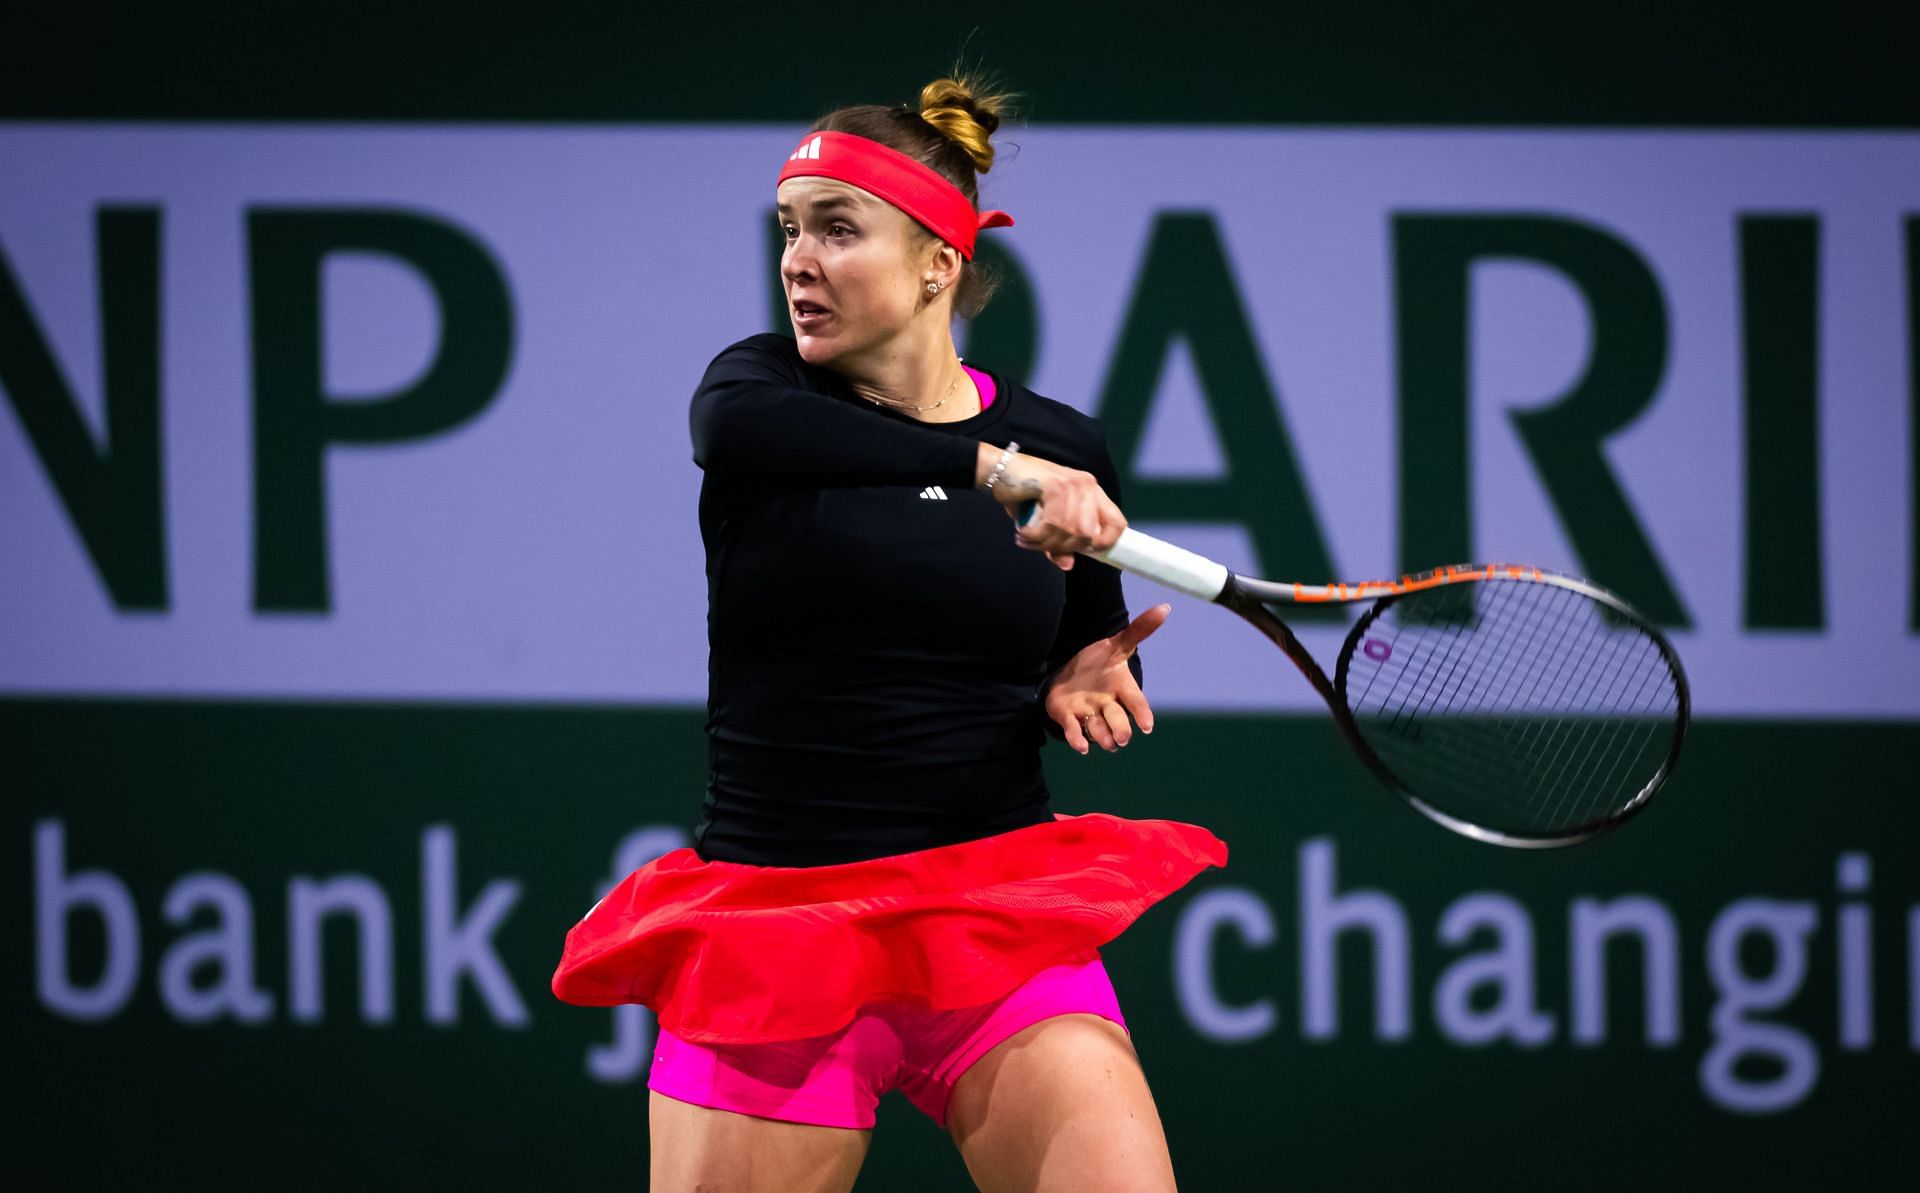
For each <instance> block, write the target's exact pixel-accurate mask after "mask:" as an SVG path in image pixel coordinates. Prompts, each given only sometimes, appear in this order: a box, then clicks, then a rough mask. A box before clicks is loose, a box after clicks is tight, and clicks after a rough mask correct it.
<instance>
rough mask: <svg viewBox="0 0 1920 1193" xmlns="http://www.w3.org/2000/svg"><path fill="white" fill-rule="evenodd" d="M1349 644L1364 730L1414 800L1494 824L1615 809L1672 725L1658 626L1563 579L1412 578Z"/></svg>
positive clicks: (1581, 819)
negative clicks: (1645, 626)
mask: <svg viewBox="0 0 1920 1193" xmlns="http://www.w3.org/2000/svg"><path fill="white" fill-rule="evenodd" d="M1356 647H1358V649H1356ZM1348 652H1349V657H1348V658H1347V660H1346V663H1347V676H1346V690H1347V700H1348V705H1349V707H1350V709H1351V710H1352V712H1353V715H1354V720H1355V724H1356V726H1357V727H1358V728H1359V730H1360V733H1361V735H1362V737H1363V738H1364V739H1365V740H1366V742H1367V744H1368V745H1369V746H1370V747H1371V748H1372V749H1373V750H1374V752H1375V753H1376V754H1377V755H1378V756H1379V757H1380V759H1381V760H1382V761H1383V762H1384V763H1385V764H1386V765H1387V767H1388V769H1390V770H1392V771H1393V772H1394V773H1395V774H1396V775H1397V776H1399V777H1400V778H1401V780H1402V782H1403V783H1405V784H1406V785H1407V787H1408V788H1409V789H1410V790H1411V791H1413V792H1414V793H1416V794H1417V795H1418V796H1419V797H1420V798H1421V799H1422V800H1424V801H1426V802H1428V803H1430V804H1433V805H1434V806H1436V807H1438V808H1440V809H1441V810H1442V811H1446V812H1448V814H1450V815H1457V816H1459V817H1461V818H1462V819H1466V820H1469V821H1472V822H1474V823H1478V824H1482V825H1483V826H1485V827H1488V828H1493V829H1496V830H1498V831H1505V832H1513V833H1518V834H1531V835H1552V834H1555V833H1560V832H1565V831H1569V830H1576V829H1578V828H1580V827H1581V826H1584V825H1589V824H1592V823H1594V822H1597V821H1601V820H1605V819H1609V818H1611V817H1614V816H1617V815H1619V814H1620V813H1621V812H1622V811H1624V810H1625V809H1626V808H1628V807H1630V806H1631V805H1632V804H1633V803H1634V802H1636V801H1637V800H1638V799H1639V798H1640V797H1641V796H1642V795H1643V794H1644V793H1645V791H1646V790H1647V788H1648V785H1649V784H1650V783H1651V782H1652V780H1653V778H1654V776H1655V775H1657V774H1658V772H1659V770H1660V768H1661V767H1662V766H1663V765H1664V764H1665V761H1666V758H1667V754H1668V752H1669V748H1670V747H1671V744H1672V740H1673V736H1674V733H1675V731H1676V721H1677V716H1678V707H1679V680H1678V677H1677V676H1676V674H1675V673H1674V671H1673V668H1672V666H1671V665H1670V663H1669V662H1668V659H1667V656H1666V652H1665V650H1664V649H1663V648H1662V646H1661V645H1660V644H1659V642H1658V641H1657V640H1656V639H1655V638H1653V637H1652V636H1650V635H1649V634H1647V633H1646V632H1644V631H1643V630H1641V629H1640V628H1639V627H1638V626H1636V625H1635V624H1633V623H1632V622H1631V621H1629V620H1627V619H1626V618H1624V617H1621V616H1619V615H1617V614H1613V613H1612V612H1611V611H1610V610H1609V609H1608V607H1607V606H1605V605H1602V604H1600V603H1599V602H1597V601H1595V600H1594V599H1592V598H1590V597H1588V596H1586V595H1585V594H1583V593H1580V592H1578V591H1576V590H1573V589H1568V588H1563V587H1560V586H1558V585H1550V584H1535V583H1526V582H1518V581H1512V582H1509V581H1491V582H1486V583H1475V584H1459V585H1449V586H1447V587H1444V588H1438V589H1432V590H1428V591H1427V592H1423V593H1417V594H1414V595H1413V596H1410V597H1405V598H1402V599H1401V600H1399V601H1397V602H1395V604H1394V605H1393V606H1391V607H1390V608H1389V609H1388V610H1387V612H1386V613H1385V614H1384V615H1383V616H1381V617H1379V618H1377V619H1375V620H1374V622H1373V623H1372V624H1371V625H1370V626H1369V627H1368V629H1367V631H1366V633H1365V634H1364V635H1363V636H1362V637H1361V639H1360V640H1359V641H1358V642H1355V643H1349V646H1348Z"/></svg>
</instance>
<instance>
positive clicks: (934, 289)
mask: <svg viewBox="0 0 1920 1193" xmlns="http://www.w3.org/2000/svg"><path fill="white" fill-rule="evenodd" d="M927 293H928V294H938V293H940V283H939V282H928V283H927Z"/></svg>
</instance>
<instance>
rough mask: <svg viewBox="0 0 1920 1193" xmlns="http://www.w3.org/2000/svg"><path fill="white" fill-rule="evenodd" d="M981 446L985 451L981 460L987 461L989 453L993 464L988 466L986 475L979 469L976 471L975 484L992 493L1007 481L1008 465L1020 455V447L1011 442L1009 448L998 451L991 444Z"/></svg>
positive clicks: (981, 455)
mask: <svg viewBox="0 0 1920 1193" xmlns="http://www.w3.org/2000/svg"><path fill="white" fill-rule="evenodd" d="M980 446H981V448H982V449H983V450H982V452H981V454H980V457H979V458H980V460H981V461H985V460H986V458H987V454H988V452H991V453H992V455H993V459H992V462H991V463H990V464H988V466H987V469H986V473H985V475H981V474H980V472H979V471H978V469H976V470H975V473H974V475H975V478H976V479H975V482H974V483H975V484H976V486H977V487H979V488H981V489H985V490H986V491H987V492H988V493H992V492H993V491H994V489H995V488H997V487H998V486H999V485H1001V484H1002V483H1004V482H1005V481H1006V479H1007V465H1008V464H1010V463H1012V462H1013V460H1014V458H1015V457H1016V456H1018V455H1019V454H1020V445H1019V444H1018V443H1013V442H1009V443H1008V444H1007V446H1005V447H1003V448H998V449H995V448H994V447H993V445H992V444H989V443H982V444H981V445H980Z"/></svg>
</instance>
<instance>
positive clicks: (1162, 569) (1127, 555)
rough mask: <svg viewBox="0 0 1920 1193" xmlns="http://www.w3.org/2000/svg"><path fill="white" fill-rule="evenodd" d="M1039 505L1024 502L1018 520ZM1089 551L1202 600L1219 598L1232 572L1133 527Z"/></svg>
mask: <svg viewBox="0 0 1920 1193" xmlns="http://www.w3.org/2000/svg"><path fill="white" fill-rule="evenodd" d="M1039 508H1040V507H1039V503H1038V502H1035V501H1028V502H1025V503H1023V504H1022V505H1021V506H1020V512H1019V516H1018V517H1017V518H1016V519H1015V521H1016V522H1017V523H1018V524H1019V525H1021V526H1025V525H1026V524H1027V523H1028V522H1031V521H1032V520H1033V515H1034V513H1035V512H1036V511H1037V510H1038V509H1039ZM1086 554H1087V556H1088V557H1089V558H1092V559H1097V560H1099V561H1100V562H1101V563H1106V564H1112V565H1113V566H1114V567H1117V568H1119V569H1120V570H1121V571H1123V572H1132V573H1133V574H1134V575H1136V576H1139V577H1140V578H1141V579H1143V580H1151V581H1153V582H1154V583H1155V584H1164V585H1166V586H1167V587H1168V588H1171V589H1173V590H1174V591H1175V592H1184V593H1186V594H1187V595H1188V596H1196V597H1199V598H1200V599H1201V600H1203V601H1211V600H1214V599H1216V598H1218V597H1219V595H1220V594H1221V592H1223V591H1224V590H1225V589H1226V587H1227V578H1228V577H1229V576H1230V575H1232V573H1231V572H1229V571H1227V569H1226V566H1225V565H1224V564H1218V563H1215V562H1214V561H1213V560H1211V559H1208V558H1207V557H1206V556H1204V555H1196V554H1194V553H1193V552H1192V551H1189V550H1187V549H1186V548H1185V547H1176V546H1174V545H1173V544H1172V543H1169V542H1167V541H1166V540H1165V539H1157V538H1154V537H1153V536H1152V535H1150V534H1143V533H1141V532H1140V531H1138V530H1135V529H1133V528H1132V527H1128V528H1127V529H1125V530H1123V531H1121V532H1120V538H1119V540H1118V541H1117V542H1115V543H1114V544H1113V546H1111V547H1109V548H1108V549H1107V550H1105V551H1088V552H1086Z"/></svg>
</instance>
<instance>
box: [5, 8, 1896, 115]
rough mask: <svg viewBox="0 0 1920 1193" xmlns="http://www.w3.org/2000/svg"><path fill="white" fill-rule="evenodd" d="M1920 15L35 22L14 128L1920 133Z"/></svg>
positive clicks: (849, 15) (983, 12)
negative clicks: (738, 126) (1252, 126)
mask: <svg viewBox="0 0 1920 1193" xmlns="http://www.w3.org/2000/svg"><path fill="white" fill-rule="evenodd" d="M1899 9H1900V6H1899V5H1889V4H1865V3H1853V2H1845V3H1827V4H1813V3H1792V4H1766V3H1760V4H1754V3H1732V2H1729V0H1708V2H1696V3H1686V2H1684V0H1682V2H1679V3H1640V2H1622V3H1586V4H1565V5H1558V4H1540V3H1516V2H1513V0H1500V2H1497V3H1477V4H1475V3H1465V4H1434V3H1411V2H1408V0H1391V2H1388V3H1378V2H1376V3H1368V2H1365V0H1359V2H1354V3H1286V2H1271V3H1225V4H1188V5H1179V4H1168V3H1164V2H1152V3H1150V2H1142V0H1118V2H1116V3H1104V4H1059V3H1036V4H1022V5H962V4H910V3H903V2H901V0H894V2H892V3H884V4H874V3H842V4H826V5H793V4H786V5H776V4H771V3H766V2H765V0H754V2H750V3H739V4H657V3H645V2H639V3H621V4H614V3H596V4H579V3H547V4H538V5H529V4H486V3H479V4H466V3H449V2H448V0H429V2H425V3H406V4H398V3H381V2H378V0H356V2H341V3H316V2H313V0H304V2H299V3H282V4H274V5H251V4H241V3H208V2H206V0H193V2H187V3H171V4H161V3H150V4H133V3H126V2H125V0H119V2H117V3H107V4H89V5H69V4H64V3H55V2H52V0H27V2H26V3H17V4H13V5H10V6H9V8H8V11H7V15H6V18H5V26H4V30H3V31H0V116H14V117H34V118H43V117H58V118H111V119H164V120H178V119H193V120H230V119H275V120H340V119H355V120H801V119H806V118H809V117H811V116H813V115H815V114H817V113H818V112H820V111H822V110H825V109H826V108H828V107H830V106H832V105H834V104H837V103H844V102H904V101H905V100H907V99H909V98H910V97H911V96H912V95H913V94H914V93H915V92H916V91H917V89H918V88H919V86H920V85H921V84H922V83H924V82H926V81H927V79H928V78H930V77H932V75H933V73H935V72H937V71H940V70H942V69H944V68H945V66H946V65H947V63H949V62H950V61H951V60H952V59H953V57H954V55H955V54H956V53H958V52H959V51H961V50H962V49H963V48H964V49H965V50H966V51H967V52H968V55H969V57H970V58H973V59H976V60H983V61H985V62H986V63H987V64H988V65H989V66H991V67H993V68H994V69H996V70H998V71H1000V72H1002V73H1004V74H1005V76H1006V77H1007V79H1008V81H1009V82H1011V83H1012V84H1013V85H1014V86H1016V87H1017V88H1019V89H1020V90H1021V91H1023V92H1026V93H1027V94H1028V95H1029V96H1030V101H1031V102H1030V103H1029V105H1028V110H1029V112H1030V114H1031V116H1032V117H1033V119H1035V120H1036V121H1043V122H1058V121H1078V122H1089V121H1091V122H1111V123H1140V122H1160V121H1196V122H1207V123H1213V122H1226V121H1240V122H1257V123H1268V122H1285V123H1336V124H1354V123H1363V124H1364V123H1393V124H1422V125H1431V124H1500V125H1511V124H1658V125H1676V124H1678V125H1737V126H1756V125H1807V126H1819V127H1849V126H1856V127H1890V126H1901V125H1906V126H1911V125H1912V124H1914V123H1915V121H1916V120H1920V92H1916V89H1915V87H1914V86H1913V71H1912V53H1911V43H1910V41H1909V40H1908V39H1905V38H1902V37H1899V36H1896V35H1895V17H1894V15H1893V14H1895V13H1896V12H1898V11H1899Z"/></svg>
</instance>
